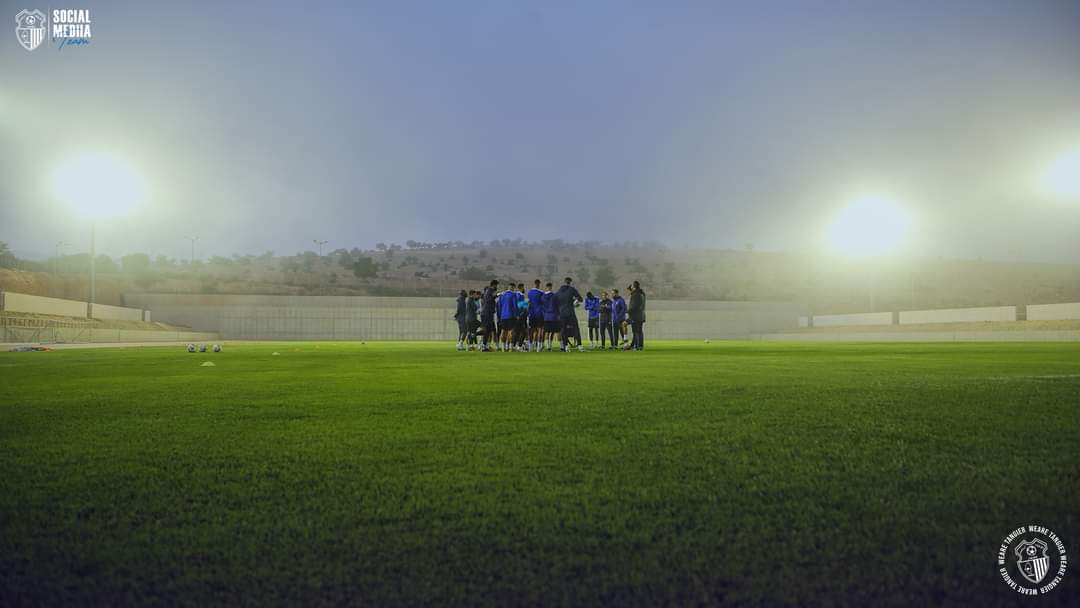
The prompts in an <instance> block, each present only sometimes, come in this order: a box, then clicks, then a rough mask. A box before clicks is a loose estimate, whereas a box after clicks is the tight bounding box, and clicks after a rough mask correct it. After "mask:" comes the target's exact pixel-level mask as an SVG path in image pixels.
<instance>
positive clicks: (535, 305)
mask: <svg viewBox="0 0 1080 608" xmlns="http://www.w3.org/2000/svg"><path fill="white" fill-rule="evenodd" d="M526 297H527V298H528V302H529V343H530V348H531V350H534V351H536V352H540V350H541V348H542V347H543V346H544V304H543V302H542V301H541V298H543V297H544V290H543V289H540V279H536V280H535V281H533V288H532V289H530V290H529V292H528V294H526Z"/></svg>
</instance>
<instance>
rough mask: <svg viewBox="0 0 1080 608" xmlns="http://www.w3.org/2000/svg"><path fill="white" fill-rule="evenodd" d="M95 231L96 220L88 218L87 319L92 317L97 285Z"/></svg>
mask: <svg viewBox="0 0 1080 608" xmlns="http://www.w3.org/2000/svg"><path fill="white" fill-rule="evenodd" d="M96 231H97V221H96V220H90V303H89V304H88V305H87V307H86V318H87V319H93V318H94V296H95V295H96V294H97V289H96V287H97V286H96V285H95V283H94V280H95V279H94V258H95V257H97V244H96V243H95V241H96V235H95V232H96Z"/></svg>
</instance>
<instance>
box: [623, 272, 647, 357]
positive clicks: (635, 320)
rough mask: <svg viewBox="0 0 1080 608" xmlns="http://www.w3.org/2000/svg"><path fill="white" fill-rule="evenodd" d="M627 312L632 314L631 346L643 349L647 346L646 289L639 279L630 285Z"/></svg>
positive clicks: (634, 348)
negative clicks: (632, 333) (632, 334)
mask: <svg viewBox="0 0 1080 608" xmlns="http://www.w3.org/2000/svg"><path fill="white" fill-rule="evenodd" d="M627 312H628V313H629V314H630V327H631V328H632V330H633V332H634V338H633V340H631V342H630V348H631V349H633V350H642V349H644V348H645V290H644V289H642V288H641V283H638V282H637V281H634V284H633V285H631V286H630V307H629V308H628V309H627Z"/></svg>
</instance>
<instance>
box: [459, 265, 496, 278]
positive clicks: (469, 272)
mask: <svg viewBox="0 0 1080 608" xmlns="http://www.w3.org/2000/svg"><path fill="white" fill-rule="evenodd" d="M458 278H459V279H464V280H466V281H490V280H491V279H493V278H495V277H494V276H493V275H492V274H491V273H490V272H486V271H484V270H482V269H480V268H476V267H475V266H470V267H468V268H466V269H465V270H462V271H461V272H459V273H458Z"/></svg>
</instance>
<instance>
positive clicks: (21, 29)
mask: <svg viewBox="0 0 1080 608" xmlns="http://www.w3.org/2000/svg"><path fill="white" fill-rule="evenodd" d="M15 23H16V26H15V37H16V38H18V40H19V44H21V45H22V47H23V48H24V49H26V50H28V51H32V50H34V49H36V48H37V47H39V46H41V43H42V42H43V41H44V40H45V14H44V13H42V12H41V11H39V10H32V11H31V10H23V11H21V12H19V14H18V15H15Z"/></svg>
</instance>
